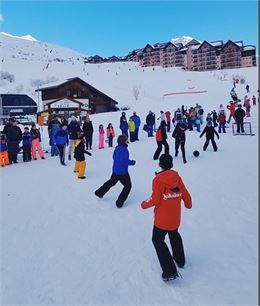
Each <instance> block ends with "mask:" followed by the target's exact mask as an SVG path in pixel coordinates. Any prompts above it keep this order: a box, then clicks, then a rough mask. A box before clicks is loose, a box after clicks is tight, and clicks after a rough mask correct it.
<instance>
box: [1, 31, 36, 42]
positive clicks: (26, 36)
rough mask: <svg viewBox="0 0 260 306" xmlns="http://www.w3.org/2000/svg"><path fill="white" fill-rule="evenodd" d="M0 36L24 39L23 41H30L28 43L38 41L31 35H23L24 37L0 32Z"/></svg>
mask: <svg viewBox="0 0 260 306" xmlns="http://www.w3.org/2000/svg"><path fill="white" fill-rule="evenodd" d="M0 34H3V35H6V36H9V37H13V38H19V39H25V40H30V41H38V40H37V39H35V38H34V37H32V35H30V34H27V35H24V36H15V35H11V34H8V33H5V32H0Z"/></svg>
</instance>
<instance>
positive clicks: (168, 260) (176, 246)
mask: <svg viewBox="0 0 260 306" xmlns="http://www.w3.org/2000/svg"><path fill="white" fill-rule="evenodd" d="M166 234H168V237H169V240H170V244H171V250H172V255H171V253H170V251H169V248H168V246H167V244H166V243H165V241H164V240H165V236H166ZM152 241H153V245H154V247H155V251H156V254H157V257H158V259H159V262H160V265H161V268H162V270H163V273H164V274H165V275H166V276H173V275H176V274H177V269H176V265H175V263H176V264H177V265H178V267H180V268H182V267H183V266H184V264H185V255H184V249H183V243H182V238H181V235H180V234H179V232H178V230H174V231H165V230H162V229H160V228H158V227H156V226H154V228H153V238H152ZM174 261H175V263H174Z"/></svg>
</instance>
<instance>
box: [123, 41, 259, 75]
mask: <svg viewBox="0 0 260 306" xmlns="http://www.w3.org/2000/svg"><path fill="white" fill-rule="evenodd" d="M126 60H127V61H138V62H139V64H140V66H142V67H149V66H161V67H164V68H167V67H181V68H183V69H186V70H194V71H205V70H215V69H230V68H240V67H252V66H256V48H255V46H251V45H250V46H243V42H242V41H237V42H233V41H231V40H228V41H227V42H226V43H225V44H224V43H223V41H222V40H219V41H212V42H208V41H206V40H204V41H203V42H199V41H198V40H196V39H192V40H191V41H189V42H188V43H187V44H185V45H183V44H182V43H178V44H177V43H173V42H167V43H156V44H155V45H151V44H147V45H146V46H145V47H144V48H143V49H136V50H134V51H132V52H130V53H129V54H128V56H126Z"/></svg>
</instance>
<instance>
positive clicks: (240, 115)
mask: <svg viewBox="0 0 260 306" xmlns="http://www.w3.org/2000/svg"><path fill="white" fill-rule="evenodd" d="M245 116H246V113H245V111H244V110H243V108H242V105H241V104H238V109H236V111H235V119H236V124H237V133H240V129H241V132H242V133H245V130H244V118H245Z"/></svg>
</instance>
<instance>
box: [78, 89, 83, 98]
mask: <svg viewBox="0 0 260 306" xmlns="http://www.w3.org/2000/svg"><path fill="white" fill-rule="evenodd" d="M81 97H82V93H81V90H78V98H81Z"/></svg>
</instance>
